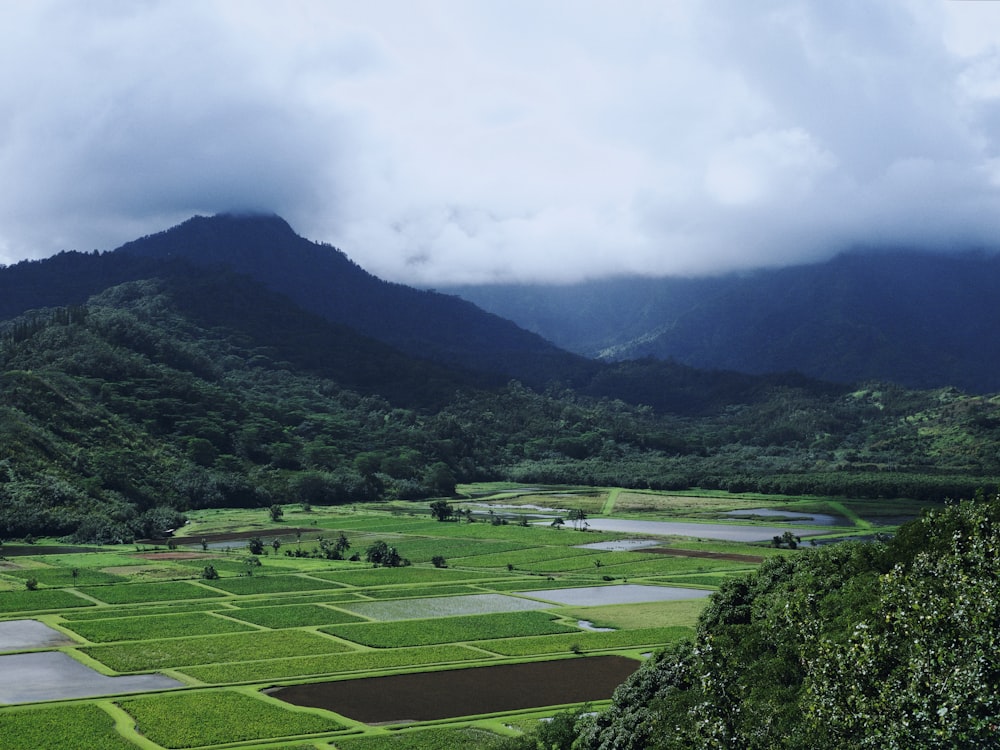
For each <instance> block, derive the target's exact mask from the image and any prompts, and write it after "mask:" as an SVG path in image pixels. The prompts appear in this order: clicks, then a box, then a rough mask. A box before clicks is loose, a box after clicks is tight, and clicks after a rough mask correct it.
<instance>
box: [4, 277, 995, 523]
mask: <svg viewBox="0 0 1000 750" xmlns="http://www.w3.org/2000/svg"><path fill="white" fill-rule="evenodd" d="M588 393H590V394H592V395H588ZM646 393H649V394H650V395H652V396H655V398H654V399H651V400H652V401H654V403H655V404H656V406H655V407H654V406H651V405H650V404H649V403H646V402H644V399H643V395H644V394H646ZM671 404H676V405H677V406H678V409H677V410H674V409H671V408H670V405H671ZM998 427H1000V405H998V403H997V402H996V401H995V400H994V399H991V398H987V397H981V396H968V395H963V394H961V393H959V392H957V391H953V390H941V391H932V392H912V391H906V390H904V389H901V388H898V387H892V386H878V385H871V386H869V387H866V388H862V389H859V390H846V389H838V388H832V387H829V386H826V385H823V384H817V383H815V382H812V381H807V380H804V379H797V380H796V379H780V378H779V379H763V378H758V379H754V378H748V377H746V376H730V375H726V374H725V373H715V374H712V375H707V376H706V377H704V378H698V377H697V373H695V372H694V371H690V370H688V369H686V368H674V369H672V370H671V369H669V368H664V367H663V366H661V365H659V364H656V363H642V362H636V363H624V364H621V365H617V366H603V367H602V370H601V371H600V372H598V374H597V376H595V378H593V379H592V380H591V381H589V382H588V383H587V384H586V385H585V387H584V388H581V389H580V390H573V389H571V388H569V387H567V386H565V385H562V384H560V383H558V382H552V383H550V385H549V386H548V387H547V388H545V389H533V388H529V387H528V386H526V385H524V384H522V383H520V382H517V381H511V382H508V383H506V384H504V385H501V386H496V385H493V384H492V383H491V382H490V381H489V379H484V378H483V377H482V376H480V375H478V374H475V373H472V372H469V371H462V370H457V369H454V368H447V367H444V366H442V365H438V364H434V363H432V362H429V361H425V360H417V359H413V358H410V357H407V356H406V355H404V354H402V353H400V352H398V351H396V350H394V349H391V348H389V347H387V346H386V345H384V344H382V343H379V342H377V341H374V340H372V339H369V338H366V337H364V336H361V335H359V334H357V333H356V332H354V331H352V330H350V329H347V328H345V327H343V326H338V325H335V324H332V323H329V322H327V321H325V320H324V319H322V318H319V317H317V316H315V315H313V314H311V313H307V312H304V311H302V310H301V309H299V308H298V307H296V306H295V305H293V304H291V303H290V302H289V301H288V300H287V298H285V297H282V296H278V295H275V294H273V293H271V292H269V291H267V290H266V289H264V288H263V287H261V286H260V285H259V284H257V283H255V282H253V281H251V280H249V279H246V278H245V277H239V276H234V275H232V274H229V273H220V274H219V275H205V274H198V273H177V274H175V275H174V276H172V277H170V278H162V279H152V280H147V281H136V282H128V283H125V284H123V285H118V286H115V287H111V288H109V289H108V290H106V291H105V292H103V293H101V294H99V295H96V296H94V297H92V298H91V299H90V300H89V301H88V302H87V303H86V304H85V305H80V306H73V307H64V308H54V309H47V310H40V311H35V312H33V313H32V314H30V315H27V316H22V317H19V318H16V319H13V320H11V321H8V322H7V323H5V324H4V326H3V335H2V345H0V440H2V445H3V454H2V457H0V509H2V511H0V537H4V538H8V539H9V538H14V537H24V536H29V535H34V536H38V535H68V536H72V537H73V538H75V539H76V540H78V541H116V540H129V539H132V538H134V537H145V536H151V535H156V534H158V533H162V531H163V530H165V529H168V528H173V527H175V526H176V525H177V524H178V523H179V522H180V514H182V513H183V512H184V511H186V510H189V509H197V508H205V507H216V506H239V507H258V506H268V505H270V504H273V503H279V504H280V503H285V502H300V501H306V502H310V503H317V504H336V503H354V502H365V501H369V500H377V499H383V498H401V499H415V498H420V497H429V496H439V495H448V494H449V493H451V492H452V490H453V488H454V484H455V482H456V481H463V482H464V481H480V480H510V481H518V482H545V483H556V482H572V483H577V484H579V483H588V484H593V485H606V486H622V487H651V488H660V489H681V488H687V487H692V486H700V487H704V488H718V489H730V490H739V491H745V490H758V491H764V492H784V493H819V494H834V495H848V496H853V497H871V498H877V497H881V496H890V497H896V496H906V497H913V498H918V499H922V500H925V501H929V502H933V501H939V500H941V499H943V498H944V497H948V496H952V497H957V496H963V495H964V496H967V495H968V494H970V493H971V492H972V491H974V490H975V489H976V487H979V486H984V485H988V483H989V482H990V481H991V480H989V477H991V476H995V473H996V471H997V468H998V460H1000V459H998V452H997V450H996V444H997V443H996V435H997V429H998Z"/></svg>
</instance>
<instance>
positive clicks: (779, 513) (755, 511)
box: [726, 508, 851, 526]
mask: <svg viewBox="0 0 1000 750" xmlns="http://www.w3.org/2000/svg"><path fill="white" fill-rule="evenodd" d="M726 515H727V516H729V517H730V518H743V517H748V518H773V519H775V520H776V521H779V520H780V521H789V522H792V523H808V524H811V525H813V526H850V525H851V523H850V521H848V520H847V519H846V518H844V517H843V516H831V515H829V514H828V513H799V512H798V511H794V510H775V509H774V508H747V509H745V510H731V511H728V512H727V513H726Z"/></svg>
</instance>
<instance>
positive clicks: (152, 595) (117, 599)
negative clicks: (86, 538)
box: [80, 581, 222, 604]
mask: <svg viewBox="0 0 1000 750" xmlns="http://www.w3.org/2000/svg"><path fill="white" fill-rule="evenodd" d="M80 591H81V592H82V593H85V594H87V596H92V597H94V598H95V599H100V600H101V601H102V602H107V603H108V604H139V603H141V602H167V601H183V600H185V599H211V598H213V597H218V596H222V594H220V593H218V592H216V591H212V590H211V589H206V588H202V587H201V586H199V585H197V584H195V583H188V582H187V581H163V582H157V583H127V584H125V583H123V584H117V585H112V586H91V587H87V588H85V589H84V588H81V589H80Z"/></svg>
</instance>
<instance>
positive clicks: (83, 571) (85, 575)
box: [4, 568, 127, 587]
mask: <svg viewBox="0 0 1000 750" xmlns="http://www.w3.org/2000/svg"><path fill="white" fill-rule="evenodd" d="M73 570H76V572H77V575H76V577H75V578H74V577H73ZM4 575H8V576H13V577H15V578H20V579H22V580H27V579H29V578H34V579H35V580H36V581H38V583H39V584H41V585H42V586H52V587H69V586H88V585H93V584H102V583H119V582H122V581H125V580H127V579H125V578H123V577H122V576H116V575H112V574H111V573H103V572H101V571H100V570H94V569H93V568H19V569H16V570H5V571H4Z"/></svg>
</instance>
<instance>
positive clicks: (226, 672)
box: [181, 644, 490, 685]
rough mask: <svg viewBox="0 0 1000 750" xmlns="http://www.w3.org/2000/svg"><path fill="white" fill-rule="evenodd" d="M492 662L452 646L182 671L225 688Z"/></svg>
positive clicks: (383, 650)
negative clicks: (348, 674) (325, 676)
mask: <svg viewBox="0 0 1000 750" xmlns="http://www.w3.org/2000/svg"><path fill="white" fill-rule="evenodd" d="M489 658H490V656H489V654H484V653H483V652H482V651H478V650H475V649H471V648H466V647H465V646H457V645H452V644H448V645H445V646H419V647H416V648H394V649H379V650H376V651H371V650H369V651H350V652H347V653H341V654H326V655H321V656H295V657H287V658H284V659H267V660H263V661H248V662H241V663H237V664H215V665H209V666H201V667H189V668H185V669H182V670H181V671H182V672H183V673H184V674H186V675H189V676H191V677H193V678H194V679H196V680H199V681H201V682H204V683H208V684H220V685H224V684H228V683H233V682H264V681H266V680H284V679H288V678H291V677H312V676H317V675H326V674H344V673H351V672H371V671H377V670H386V669H399V668H402V667H418V666H423V665H427V664H449V663H454V662H461V661H475V660H479V659H489Z"/></svg>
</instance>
